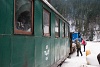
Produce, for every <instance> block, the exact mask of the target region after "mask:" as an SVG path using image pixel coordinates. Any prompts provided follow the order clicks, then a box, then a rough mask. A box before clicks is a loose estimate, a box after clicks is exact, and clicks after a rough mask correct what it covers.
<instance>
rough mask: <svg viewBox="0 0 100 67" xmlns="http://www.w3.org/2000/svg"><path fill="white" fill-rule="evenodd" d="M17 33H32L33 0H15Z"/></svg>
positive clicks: (15, 28) (15, 29) (15, 26)
mask: <svg viewBox="0 0 100 67" xmlns="http://www.w3.org/2000/svg"><path fill="white" fill-rule="evenodd" d="M14 12H15V23H14V33H15V34H32V1H30V0H15V11H14Z"/></svg>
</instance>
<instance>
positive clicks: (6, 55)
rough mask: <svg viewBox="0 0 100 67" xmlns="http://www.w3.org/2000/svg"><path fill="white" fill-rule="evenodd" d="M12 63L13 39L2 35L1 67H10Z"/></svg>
mask: <svg viewBox="0 0 100 67" xmlns="http://www.w3.org/2000/svg"><path fill="white" fill-rule="evenodd" d="M10 62H11V38H10V36H1V35H0V67H10Z"/></svg>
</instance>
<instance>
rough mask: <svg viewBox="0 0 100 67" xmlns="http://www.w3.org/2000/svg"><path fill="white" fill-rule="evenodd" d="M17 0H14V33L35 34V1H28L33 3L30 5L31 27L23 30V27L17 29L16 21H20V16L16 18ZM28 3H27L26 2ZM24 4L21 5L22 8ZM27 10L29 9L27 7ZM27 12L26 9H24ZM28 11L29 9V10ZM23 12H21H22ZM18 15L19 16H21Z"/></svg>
mask: <svg viewBox="0 0 100 67" xmlns="http://www.w3.org/2000/svg"><path fill="white" fill-rule="evenodd" d="M16 1H17V0H14V34H21V35H32V34H33V28H34V27H33V20H34V19H33V14H34V13H33V12H34V6H33V5H34V4H33V1H32V0H29V1H28V3H31V6H30V10H29V13H30V17H29V19H30V20H29V28H28V30H22V29H17V24H16V22H18V18H16V14H17V13H16V12H17V11H16V10H17V8H16V4H17V3H16ZM25 4H26V3H25ZM22 5H24V4H22ZM21 7H22V6H20V8H21ZM26 10H27V9H26ZM24 12H25V11H24ZM27 12H28V11H27ZM20 14H21V13H20ZM20 14H19V15H20ZM19 15H18V16H19ZM16 19H17V21H16Z"/></svg>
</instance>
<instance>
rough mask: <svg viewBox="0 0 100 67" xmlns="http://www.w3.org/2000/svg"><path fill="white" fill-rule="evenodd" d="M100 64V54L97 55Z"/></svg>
mask: <svg viewBox="0 0 100 67" xmlns="http://www.w3.org/2000/svg"><path fill="white" fill-rule="evenodd" d="M97 59H98V62H99V64H100V53H99V54H98V55H97Z"/></svg>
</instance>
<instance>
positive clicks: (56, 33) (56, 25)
mask: <svg viewBox="0 0 100 67" xmlns="http://www.w3.org/2000/svg"><path fill="white" fill-rule="evenodd" d="M59 21H60V20H59V19H58V18H56V19H55V37H60V23H59Z"/></svg>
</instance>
